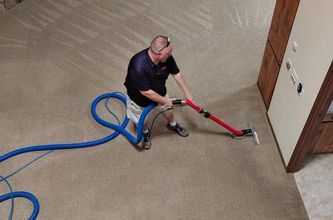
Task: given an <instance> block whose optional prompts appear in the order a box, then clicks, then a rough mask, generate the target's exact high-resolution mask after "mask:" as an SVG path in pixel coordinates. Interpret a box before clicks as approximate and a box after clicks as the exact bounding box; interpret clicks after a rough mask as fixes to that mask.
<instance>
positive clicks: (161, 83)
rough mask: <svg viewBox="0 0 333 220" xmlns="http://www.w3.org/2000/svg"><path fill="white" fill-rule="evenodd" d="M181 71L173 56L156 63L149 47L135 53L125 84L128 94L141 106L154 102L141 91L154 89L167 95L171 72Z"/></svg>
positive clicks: (162, 94)
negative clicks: (167, 81) (166, 84)
mask: <svg viewBox="0 0 333 220" xmlns="http://www.w3.org/2000/svg"><path fill="white" fill-rule="evenodd" d="M177 73H179V68H178V66H177V64H176V62H175V60H174V58H173V57H172V56H170V57H169V58H168V59H167V61H166V62H165V63H161V62H160V63H158V64H157V65H155V64H154V63H153V62H152V60H151V59H150V57H149V55H148V48H146V49H144V50H143V51H141V52H139V53H137V54H135V55H134V56H133V57H132V58H131V60H130V63H129V65H128V69H127V76H126V80H125V83H124V85H125V86H126V89H127V94H128V96H129V97H130V98H131V100H133V101H134V102H135V103H136V104H138V105H140V106H141V107H146V106H147V105H149V104H151V103H154V101H152V100H150V99H148V98H147V97H145V96H144V95H142V94H141V93H140V91H148V90H150V89H151V90H153V91H155V92H156V93H158V94H159V95H161V96H165V95H166V92H167V89H166V87H165V83H166V80H167V79H168V76H169V74H177Z"/></svg>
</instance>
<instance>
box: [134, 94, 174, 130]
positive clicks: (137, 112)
mask: <svg viewBox="0 0 333 220" xmlns="http://www.w3.org/2000/svg"><path fill="white" fill-rule="evenodd" d="M164 97H165V98H169V95H168V94H166V95H165V96H164ZM159 106H160V108H163V106H161V105H159ZM164 108H165V107H164ZM144 110H145V107H141V106H140V105H138V104H136V103H135V102H134V101H132V100H131V99H130V98H129V97H127V117H129V118H130V119H132V121H133V122H134V124H135V125H136V126H137V125H138V124H139V120H140V116H141V114H142V112H143V111H144ZM146 120H147V118H146Z"/></svg>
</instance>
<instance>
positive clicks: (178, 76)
mask: <svg viewBox="0 0 333 220" xmlns="http://www.w3.org/2000/svg"><path fill="white" fill-rule="evenodd" d="M172 76H173V78H174V79H175V80H176V82H177V84H178V86H179V87H180V88H181V89H182V90H183V92H184V95H185V97H186V98H187V99H189V100H192V99H193V96H192V94H191V93H190V91H189V89H188V87H187V85H186V83H185V80H184V78H183V75H182V74H181V73H177V74H175V75H172Z"/></svg>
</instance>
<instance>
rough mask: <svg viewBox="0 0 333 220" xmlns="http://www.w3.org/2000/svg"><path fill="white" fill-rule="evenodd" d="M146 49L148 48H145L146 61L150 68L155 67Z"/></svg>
mask: <svg viewBox="0 0 333 220" xmlns="http://www.w3.org/2000/svg"><path fill="white" fill-rule="evenodd" d="M148 50H149V48H147V49H146V58H147V62H148V64H149V66H150V67H151V68H156V67H157V65H155V64H154V63H153V61H152V60H151V58H150V56H149V54H148Z"/></svg>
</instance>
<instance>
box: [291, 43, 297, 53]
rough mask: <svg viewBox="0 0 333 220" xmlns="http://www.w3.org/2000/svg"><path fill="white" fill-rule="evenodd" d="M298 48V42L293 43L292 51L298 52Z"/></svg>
mask: <svg viewBox="0 0 333 220" xmlns="http://www.w3.org/2000/svg"><path fill="white" fill-rule="evenodd" d="M297 47H298V44H297V42H296V41H293V45H292V49H293V51H294V52H296V51H297Z"/></svg>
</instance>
